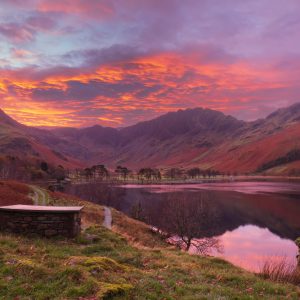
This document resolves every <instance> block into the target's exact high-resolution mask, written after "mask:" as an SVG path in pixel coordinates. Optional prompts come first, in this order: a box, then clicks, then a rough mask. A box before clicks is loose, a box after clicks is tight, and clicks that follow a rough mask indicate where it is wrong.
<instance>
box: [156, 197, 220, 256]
mask: <svg viewBox="0 0 300 300" xmlns="http://www.w3.org/2000/svg"><path fill="white" fill-rule="evenodd" d="M180 195H181V197H178V196H179V195H178V194H176V193H170V194H169V195H168V198H167V199H166V201H165V202H164V204H163V208H162V210H163V213H162V215H163V218H164V222H163V227H164V230H166V231H167V232H168V234H169V235H172V236H176V237H177V238H174V239H173V242H174V243H175V244H176V245H178V246H179V247H181V248H183V249H185V250H186V251H188V250H189V249H190V248H191V247H192V246H193V248H194V249H195V250H196V251H197V252H198V253H200V254H207V253H208V252H209V251H210V250H211V249H215V250H217V251H221V245H220V241H219V240H218V239H217V238H212V237H207V236H210V234H209V232H210V231H211V230H212V229H213V227H214V226H216V219H217V213H216V210H215V209H214V207H213V206H212V205H209V204H210V203H209V200H210V199H209V193H206V192H203V193H199V194H197V198H192V199H190V198H189V196H191V195H188V194H184V193H182V194H180Z"/></svg>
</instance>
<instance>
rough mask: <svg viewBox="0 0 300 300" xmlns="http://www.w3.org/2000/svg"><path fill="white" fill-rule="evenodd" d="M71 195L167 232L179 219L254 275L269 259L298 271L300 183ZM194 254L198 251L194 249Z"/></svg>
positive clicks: (93, 190)
mask: <svg viewBox="0 0 300 300" xmlns="http://www.w3.org/2000/svg"><path fill="white" fill-rule="evenodd" d="M69 192H71V193H72V194H76V195H77V196H80V197H82V198H88V199H89V200H90V201H93V202H96V203H99V204H104V205H109V206H112V207H115V208H116V209H118V210H120V211H123V212H124V213H126V214H128V215H129V216H132V217H138V218H139V219H142V220H143V221H145V222H147V223H148V224H151V225H153V226H156V227H158V228H161V229H162V230H164V229H166V228H168V226H170V225H171V224H173V223H172V222H173V221H174V220H175V219H176V217H178V215H180V216H181V218H187V219H188V220H190V224H188V226H190V227H191V228H192V230H194V232H195V234H197V235H198V236H195V238H196V239H201V238H204V237H205V238H217V239H218V241H219V243H220V245H221V246H222V250H223V251H222V253H218V252H217V251H215V250H212V251H211V254H212V255H214V256H219V257H222V258H224V259H226V260H228V261H230V262H232V263H233V264H235V265H237V266H240V267H243V268H245V269H247V270H250V271H259V270H260V268H261V267H262V265H263V263H264V262H265V261H266V260H270V259H271V260H281V259H286V260H287V261H288V262H289V263H290V264H293V265H296V255H297V251H298V249H297V247H296V245H295V244H294V242H293V241H294V240H295V239H296V238H297V237H300V185H299V184H297V183H288V182H284V183H278V182H231V183H205V184H179V185H129V184H128V185H121V186H109V185H101V184H89V185H76V186H71V187H70V191H69ZM197 214H198V215H197ZM198 222H199V223H198ZM174 224H175V223H174ZM174 226H175V225H174ZM195 229H196V230H195ZM200 229H201V230H200ZM190 252H195V249H193V247H191V249H190Z"/></svg>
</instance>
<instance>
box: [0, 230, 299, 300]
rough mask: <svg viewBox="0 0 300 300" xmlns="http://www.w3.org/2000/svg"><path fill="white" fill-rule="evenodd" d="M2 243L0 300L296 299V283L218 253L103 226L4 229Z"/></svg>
mask: <svg viewBox="0 0 300 300" xmlns="http://www.w3.org/2000/svg"><path fill="white" fill-rule="evenodd" d="M90 236H93V237H94V239H93V240H91V239H90V238H89V237H90ZM0 246H1V252H0V278H1V279H0V299H15V298H16V299H78V298H80V297H91V296H95V297H96V298H95V299H282V298H286V299H299V297H300V292H299V289H298V288H297V287H295V286H292V285H283V284H278V283H273V282H271V281H266V280H262V279H260V278H259V277H257V276H255V275H253V274H251V273H248V272H246V271H243V270H241V269H238V268H236V267H233V266H232V265H231V264H229V263H227V262H225V261H223V260H220V259H216V258H203V257H199V256H191V255H188V254H186V253H182V252H180V251H178V250H175V249H163V248H162V249H138V248H135V247H132V246H130V245H129V244H128V242H127V240H126V239H125V238H123V237H122V236H120V235H118V234H116V233H114V232H111V231H109V230H107V229H105V228H103V227H102V226H94V227H90V228H88V229H87V230H86V232H85V233H83V234H82V235H81V236H80V237H79V238H77V239H75V240H65V239H55V240H48V239H36V238H26V237H17V236H13V235H1V236H0Z"/></svg>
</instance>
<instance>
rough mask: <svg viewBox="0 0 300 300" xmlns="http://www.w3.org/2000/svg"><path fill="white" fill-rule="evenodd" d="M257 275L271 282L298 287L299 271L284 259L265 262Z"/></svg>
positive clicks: (299, 280) (299, 282) (299, 283)
mask: <svg viewBox="0 0 300 300" xmlns="http://www.w3.org/2000/svg"><path fill="white" fill-rule="evenodd" d="M259 275H260V276H261V277H263V278H265V279H271V280H272V281H277V282H283V283H293V284H297V285H300V270H299V269H298V268H295V267H294V266H293V265H291V264H290V263H289V262H288V261H287V259H286V258H285V257H283V258H276V257H275V258H273V259H272V258H271V259H269V260H267V261H266V262H265V263H264V264H263V266H262V268H261V270H260V273H259Z"/></svg>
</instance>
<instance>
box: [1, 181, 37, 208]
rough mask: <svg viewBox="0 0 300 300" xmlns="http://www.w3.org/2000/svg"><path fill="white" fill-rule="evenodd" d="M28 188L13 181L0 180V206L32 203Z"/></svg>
mask: <svg viewBox="0 0 300 300" xmlns="http://www.w3.org/2000/svg"><path fill="white" fill-rule="evenodd" d="M29 193H30V188H29V187H28V186H27V185H25V184H23V183H19V182H15V181H0V206H1V205H13V204H32V200H31V199H30V197H29Z"/></svg>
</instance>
